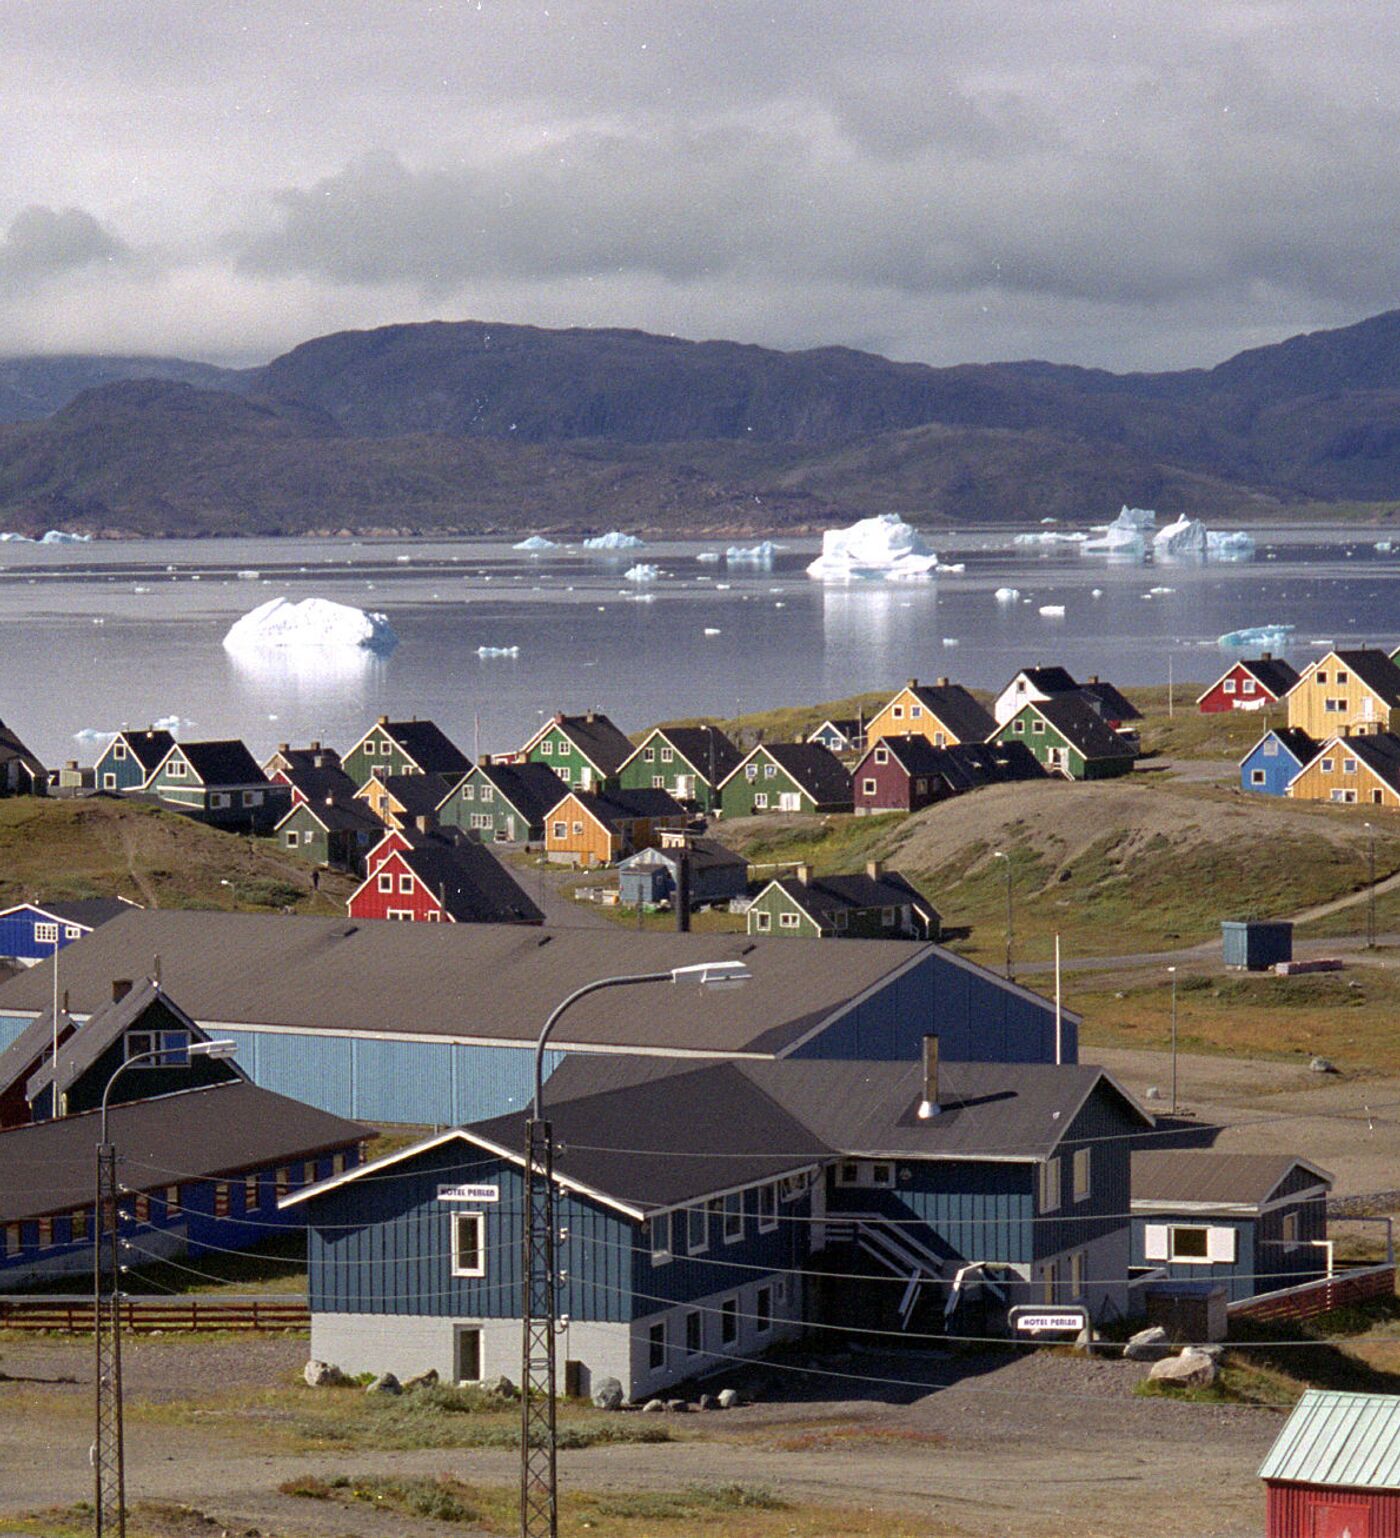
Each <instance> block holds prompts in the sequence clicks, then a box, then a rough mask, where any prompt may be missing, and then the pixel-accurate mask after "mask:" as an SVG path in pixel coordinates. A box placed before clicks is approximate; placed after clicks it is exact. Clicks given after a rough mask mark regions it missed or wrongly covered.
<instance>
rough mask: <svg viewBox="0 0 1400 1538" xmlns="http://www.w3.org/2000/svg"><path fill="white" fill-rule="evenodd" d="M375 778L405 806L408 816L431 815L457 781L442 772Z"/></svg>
mask: <svg viewBox="0 0 1400 1538" xmlns="http://www.w3.org/2000/svg"><path fill="white" fill-rule="evenodd" d="M375 778H376V779H378V780H379V783H380V784H381V785H382V786H383V787H384V788H385V790H387V791H388V792H389V794H390V795H391V796H392V797H393V798H394V800H395V801H397V802H398V803H399V805H400V806H401V807H403V809H404V815H405V816H406V817H431V816H432V815H433V814H434V813H435V812H436V811H437V809H438V807H440V806H441V805H442V803H443V802H444V801H445V800H446V799H447V797H448V796H449V795H450V794H451V792H452V790H453V788H454V783H455V782H453V781H449V780H448V779H447V778H446V777H445V776H444V775H441V774H386V775H382V776H380V775H376V776H375ZM366 783H368V782H366ZM360 789H361V790H363V789H364V786H363V785H362V786H361V787H360ZM363 799H364V798H363V797H361V800H363Z"/></svg>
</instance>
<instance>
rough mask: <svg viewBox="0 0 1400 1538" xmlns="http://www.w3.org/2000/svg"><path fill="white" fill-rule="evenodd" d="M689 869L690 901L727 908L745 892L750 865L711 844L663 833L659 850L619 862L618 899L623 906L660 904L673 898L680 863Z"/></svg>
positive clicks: (708, 840)
mask: <svg viewBox="0 0 1400 1538" xmlns="http://www.w3.org/2000/svg"><path fill="white" fill-rule="evenodd" d="M682 859H684V860H685V861H686V862H687V863H688V865H689V867H690V871H689V874H690V901H691V903H692V905H695V906H698V905H700V904H702V903H727V902H729V901H730V900H731V899H732V898H735V897H739V896H742V895H743V893H744V892H745V891H747V890H748V884H749V862H748V861H747V860H746V859H745V858H744V857H743V855H741V854H735V853H734V851H733V850H732V849H726V848H725V846H724V845H723V844H721V843H719V842H718V841H717V840H715V839H712V838H697V837H696V836H695V835H694V834H692V833H690V832H688V831H686V830H684V829H680V828H663V829H662V831H661V845H660V847H659V848H655V847H651V848H647V849H639V850H638V851H637V852H636V854H629V855H628V856H627V858H626V859H625V860H619V861H618V862H617V895H618V897H619V899H620V900H621V901H622V902H624V903H629V904H633V905H635V904H637V903H639V902H640V903H659V902H660V901H662V899H663V898H669V897H671V896H673V895H674V893H675V890H676V883H677V881H678V880H679V879H680V863H681V860H682Z"/></svg>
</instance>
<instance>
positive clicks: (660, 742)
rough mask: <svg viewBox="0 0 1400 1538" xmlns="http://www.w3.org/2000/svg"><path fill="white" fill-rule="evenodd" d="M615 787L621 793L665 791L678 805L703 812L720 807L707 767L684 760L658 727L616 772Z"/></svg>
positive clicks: (717, 794)
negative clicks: (692, 804)
mask: <svg viewBox="0 0 1400 1538" xmlns="http://www.w3.org/2000/svg"><path fill="white" fill-rule="evenodd" d="M648 753H650V754H651V755H652V756H651V757H650V758H648V757H647V754H648ZM616 783H617V784H618V785H619V786H620V787H621V788H622V789H623V790H653V789H656V790H664V791H665V792H666V793H667V794H668V795H671V796H674V797H675V798H676V800H677V801H694V802H697V803H698V804H699V806H700V808H701V810H702V811H706V812H712V811H715V810H716V809H717V808H718V806H719V792H718V788H717V787H716V786H715V785H714V784H713V783H712V782H711V781H710V779H709V778H708V771H707V767H706V765H704V764H692V763H691V762H690V761H689V760H688V759H687V758H684V757H683V756H682V755H681V754H680V753H678V752H677V751H676V750H675V748H674V747H672V745H671V744H670V743H669V742H668V741H667V740H666V737H665V735H664V734H663V733H662V731H661V729H660V728H659V727H657V728H654V729H653V730H652V731H651V732H649V733H648V734H647V736H645V737H644V738H643V739H642V741H641V743H640V745H639V746H638V748H637V751H636V752H635V753H634V754H633V755H632V757H631V758H629V759H628V760H627V762H626V763H625V764H623V766H622V768H621V769H619V770H618V773H617V779H616Z"/></svg>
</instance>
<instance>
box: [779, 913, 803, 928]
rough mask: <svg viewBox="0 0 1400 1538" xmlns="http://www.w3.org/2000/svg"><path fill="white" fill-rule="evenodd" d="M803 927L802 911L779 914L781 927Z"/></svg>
mask: <svg viewBox="0 0 1400 1538" xmlns="http://www.w3.org/2000/svg"><path fill="white" fill-rule="evenodd" d="M801 927H802V915H801V914H800V913H791V912H788V913H780V914H779V915H778V928H779V929H800V928H801Z"/></svg>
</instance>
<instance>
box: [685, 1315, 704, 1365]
mask: <svg viewBox="0 0 1400 1538" xmlns="http://www.w3.org/2000/svg"><path fill="white" fill-rule="evenodd" d="M685 1354H686V1355H687V1356H698V1355H699V1354H700V1311H699V1310H698V1309H692V1310H691V1311H690V1312H689V1313H688V1314H687V1315H686V1316H685Z"/></svg>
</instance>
